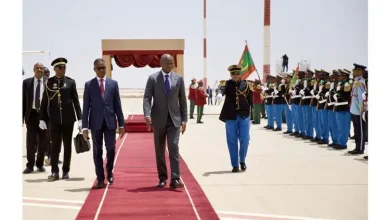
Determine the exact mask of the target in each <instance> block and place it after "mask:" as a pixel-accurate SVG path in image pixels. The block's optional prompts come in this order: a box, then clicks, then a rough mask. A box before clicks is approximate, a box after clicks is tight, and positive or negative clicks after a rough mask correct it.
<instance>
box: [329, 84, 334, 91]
mask: <svg viewBox="0 0 390 220" xmlns="http://www.w3.org/2000/svg"><path fill="white" fill-rule="evenodd" d="M333 88H334V82H332V83H331V84H330V88H329V90H332V89H333Z"/></svg>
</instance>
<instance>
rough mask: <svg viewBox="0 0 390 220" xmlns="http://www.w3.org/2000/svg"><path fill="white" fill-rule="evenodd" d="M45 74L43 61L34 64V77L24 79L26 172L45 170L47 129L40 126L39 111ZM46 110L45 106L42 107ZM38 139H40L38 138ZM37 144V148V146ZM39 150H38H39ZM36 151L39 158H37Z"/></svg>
mask: <svg viewBox="0 0 390 220" xmlns="http://www.w3.org/2000/svg"><path fill="white" fill-rule="evenodd" d="M42 76H43V65H42V63H36V64H35V65H34V77H30V78H27V79H25V80H23V110H22V111H23V124H24V123H26V126H27V143H26V148H27V164H26V169H25V170H24V171H23V173H24V174H27V173H31V172H33V171H34V165H36V166H37V168H38V171H40V172H45V168H44V167H43V160H44V158H45V142H44V140H45V135H46V134H45V133H46V132H45V130H42V129H40V128H39V111H40V110H41V100H42V95H43V91H44V84H45V82H46V79H45V78H44V77H42ZM42 109H43V110H45V108H42ZM37 139H38V140H37ZM36 145H37V149H35V146H36ZM37 151H38V152H37ZM35 152H37V159H36V160H35Z"/></svg>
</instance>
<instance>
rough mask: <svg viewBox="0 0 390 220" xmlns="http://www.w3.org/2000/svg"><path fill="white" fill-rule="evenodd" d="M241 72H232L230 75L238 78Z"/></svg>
mask: <svg viewBox="0 0 390 220" xmlns="http://www.w3.org/2000/svg"><path fill="white" fill-rule="evenodd" d="M240 73H241V71H234V72H231V73H230V74H232V75H234V76H238V75H240Z"/></svg>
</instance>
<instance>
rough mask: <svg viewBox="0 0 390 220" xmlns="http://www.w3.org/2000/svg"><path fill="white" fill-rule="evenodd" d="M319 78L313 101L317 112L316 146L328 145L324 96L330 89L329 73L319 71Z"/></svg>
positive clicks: (327, 124)
mask: <svg viewBox="0 0 390 220" xmlns="http://www.w3.org/2000/svg"><path fill="white" fill-rule="evenodd" d="M319 74H320V76H319V78H318V90H317V94H316V96H315V99H316V100H317V108H316V110H317V112H318V118H317V123H318V129H319V132H320V133H319V135H316V136H317V137H319V138H320V140H318V141H317V144H328V143H329V123H328V122H329V120H328V115H329V113H328V111H327V110H326V109H325V105H326V97H325V94H326V93H327V92H328V91H329V88H330V81H328V80H329V73H328V72H327V71H325V70H323V69H322V70H321V71H320V73H319Z"/></svg>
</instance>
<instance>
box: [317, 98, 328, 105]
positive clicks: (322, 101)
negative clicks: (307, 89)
mask: <svg viewBox="0 0 390 220" xmlns="http://www.w3.org/2000/svg"><path fill="white" fill-rule="evenodd" d="M324 102H326V99H325V100H321V101H318V103H320V104H322V103H324Z"/></svg>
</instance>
